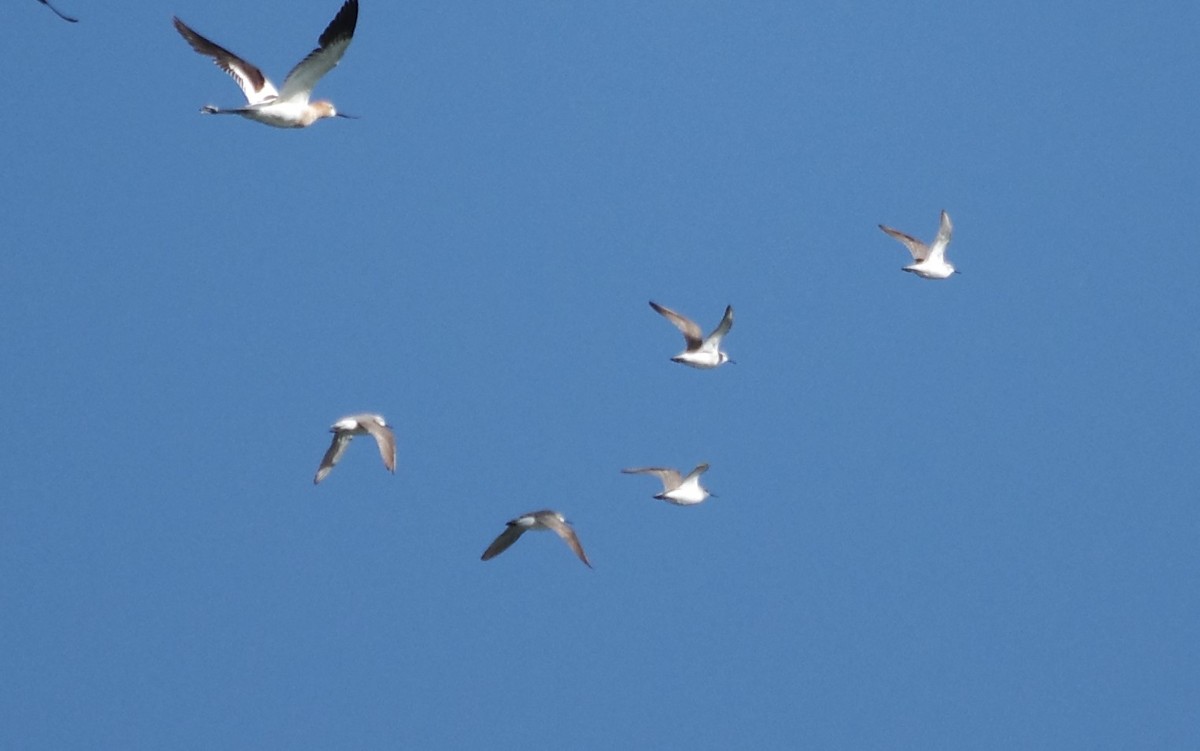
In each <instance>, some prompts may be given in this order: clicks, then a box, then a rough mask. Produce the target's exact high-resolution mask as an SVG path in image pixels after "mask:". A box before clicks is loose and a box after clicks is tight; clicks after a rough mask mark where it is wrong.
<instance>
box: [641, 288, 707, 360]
mask: <svg viewBox="0 0 1200 751" xmlns="http://www.w3.org/2000/svg"><path fill="white" fill-rule="evenodd" d="M650 307H652V308H654V309H655V310H656V311H658V313H659V314H660V315H662V316H663V317H664V318H666V319H667V320H668V321H670V322H671V323H673V324H675V328H677V329H679V330H680V331H682V332H683V338H684V339H685V340H687V348H688V349H699V347H700V345H701V344H703V339H702V337H703V334H702V333H701V332H700V327H699V326H697V325H696V322H695V321H693V320H692V319H690V318H685V317H684V316H681V315H679V314H678V313H676V312H675V311H673V310H671V309H670V308H665V307H663V306H662V305H659V304H658V303H656V302H654V301H653V300H651V301H650Z"/></svg>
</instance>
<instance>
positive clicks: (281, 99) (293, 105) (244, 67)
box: [175, 0, 358, 128]
mask: <svg viewBox="0 0 1200 751" xmlns="http://www.w3.org/2000/svg"><path fill="white" fill-rule="evenodd" d="M357 24H358V0H346V3H345V4H344V5H342V8H341V10H339V11H338V13H337V15H336V16H334V17H333V20H332V21H330V22H329V26H327V27H326V28H325V32H324V33H323V34H321V38H320V40H319V42H318V44H319V45H320V46H318V47H317V48H316V49H315V50H313V51H312V52H310V53H308V56H307V57H305V58H304V59H303V60H301V61H300V62H299V63H298V64H297V65H296V67H294V68H292V71H291V72H290V73H288V74H287V78H285V79H283V89H282V90H279V91H276V89H275V86H274V84H272V83H271V81H270V80H268V79H267V78H266V76H264V75H263V73H262V71H261V70H259V69H258V68H257V67H255V66H253V65H251V64H250V63H248V62H246V61H245V60H243V59H242V58H240V57H238V56H237V55H235V54H233V53H232V52H230V51H229V50H227V49H225V48H224V47H222V46H220V45H219V44H216V43H215V42H213V41H211V40H209V39H206V38H205V37H202V36H200V35H199V34H197V33H196V32H195V31H193V30H192V29H191V28H189V27H188V25H187V24H185V23H184V22H183V21H180V20H179V18H175V29H176V30H177V31H179V33H180V34H181V35H182V36H183V38H184V39H185V40H187V43H188V44H190V45H191V46H192V49H194V50H196V52H199V53H200V54H201V55H204V56H205V57H211V58H212V59H213V61H214V62H215V63H216V64H217V67H218V68H220V69H221V70H223V71H225V72H226V73H228V74H229V75H230V76H231V77H232V78H233V80H234V81H235V82H237V85H238V86H239V87H241V89H242V93H243V94H245V95H246V106H244V107H230V108H225V109H222V108H218V107H214V106H213V105H211V104H206V105H204V107H203V108H202V109H201V112H205V113H207V114H213V115H241V116H242V117H245V118H249V119H250V120H254V121H255V122H260V123H264V124H266V125H273V126H275V127H276V128H307V127H308V126H309V125H312V124H313V123H314V122H316V121H317V120H320V119H322V118H325V117H350V115H344V114H342V113H340V112H338V111H337V110H336V109H335V108H334V106H333V103H332V102H327V101H324V100H321V101H316V102H309V101H308V98H309V96H310V95H311V94H312V90H313V87H314V86H316V85H317V81H320V80H321V77H322V76H324V75H325V74H326V73H328V72H329V71H330V70H332V69H333V66H335V65H337V64H338V61H339V60H341V59H342V55H343V54H345V52H346V48H347V47H349V46H350V40H351V39H353V38H354V27H355V26H356V25H357Z"/></svg>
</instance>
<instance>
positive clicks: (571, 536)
mask: <svg viewBox="0 0 1200 751" xmlns="http://www.w3.org/2000/svg"><path fill="white" fill-rule="evenodd" d="M542 523H543V524H545V525H546V526H547V527H549V528H550V529H552V530H554V532H555V534H557V535H558V536H559V537H561V538H562V539H563V542H565V543H567V545H570V546H571V550H574V551H575V555H577V556H579V560H581V561H583V562H584V564H586V565H587V567H588V568H591V567H592V562H591V561H589V560H588V557H587V553H585V552H583V546H582V545H580V544H579V537H578V536H577V535H576V534H575V530H573V529H571V525H569V524H566V523H564V522H561V521H559V520H558V517H557V516H549V517H547V518H544V519H542Z"/></svg>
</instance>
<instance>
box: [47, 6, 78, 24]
mask: <svg viewBox="0 0 1200 751" xmlns="http://www.w3.org/2000/svg"><path fill="white" fill-rule="evenodd" d="M38 2H39V3H41V4H42V5H44V6H46V7H47V8H49V9H50V10H52V11H54V14H55V15H56V16H58V17H59V18H61V19H62V20H64V21H70V22H71V23H79V19H78V18H71V17H70V16H68V15H67V14H65V13H63V12H62V11H61V10H59V9H58V8H55V7H54V6H53V5H51V4H50V0H38Z"/></svg>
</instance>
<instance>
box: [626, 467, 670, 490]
mask: <svg viewBox="0 0 1200 751" xmlns="http://www.w3.org/2000/svg"><path fill="white" fill-rule="evenodd" d="M621 471H622V472H624V473H625V474H627V475H656V476H657V477H658V479H659V480H661V481H662V484H663V492H666V493H669V492H671V491H672V490H674V489H675V488H677V487H679V484H680V483H681V482H682V480H681V479H680V477H679V472H677V471H676V470H673V469H670V468H667V467H633V468H631V469H623V470H621Z"/></svg>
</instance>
